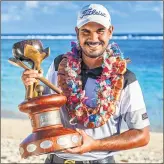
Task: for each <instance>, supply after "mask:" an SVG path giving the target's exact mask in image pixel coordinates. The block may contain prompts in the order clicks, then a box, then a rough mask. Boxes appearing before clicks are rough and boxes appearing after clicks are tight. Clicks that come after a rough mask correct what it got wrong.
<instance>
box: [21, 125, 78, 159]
mask: <svg viewBox="0 0 164 164" xmlns="http://www.w3.org/2000/svg"><path fill="white" fill-rule="evenodd" d="M80 145H81V136H80V134H79V133H77V132H76V131H74V130H72V129H68V128H64V127H58V128H56V127H54V128H50V129H47V130H41V131H38V132H34V133H32V134H30V135H29V136H28V137H27V138H26V139H24V140H23V142H22V143H21V144H20V148H19V150H20V154H21V157H22V158H27V157H29V156H32V155H41V154H46V153H52V152H55V151H61V150H64V149H66V148H72V147H76V146H80Z"/></svg>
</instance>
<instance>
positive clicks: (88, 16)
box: [77, 4, 111, 28]
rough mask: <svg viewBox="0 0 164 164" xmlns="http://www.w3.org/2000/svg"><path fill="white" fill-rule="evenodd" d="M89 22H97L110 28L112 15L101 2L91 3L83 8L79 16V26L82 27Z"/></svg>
mask: <svg viewBox="0 0 164 164" xmlns="http://www.w3.org/2000/svg"><path fill="white" fill-rule="evenodd" d="M89 22H96V23H99V24H101V25H103V26H104V27H106V28H109V27H110V25H111V17H110V14H109V12H108V10H107V9H106V8H105V7H104V6H102V5H100V4H90V5H87V6H85V7H83V8H82V9H81V11H80V12H79V14H78V18H77V27H78V28H80V27H82V26H83V25H85V24H87V23H89Z"/></svg>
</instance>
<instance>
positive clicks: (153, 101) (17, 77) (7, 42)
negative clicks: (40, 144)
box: [1, 34, 163, 131]
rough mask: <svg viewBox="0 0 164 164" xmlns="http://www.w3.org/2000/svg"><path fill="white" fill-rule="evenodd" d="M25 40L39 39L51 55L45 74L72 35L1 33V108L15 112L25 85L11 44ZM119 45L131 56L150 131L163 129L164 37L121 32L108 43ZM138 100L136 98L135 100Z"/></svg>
mask: <svg viewBox="0 0 164 164" xmlns="http://www.w3.org/2000/svg"><path fill="white" fill-rule="evenodd" d="M25 39H40V40H41V41H42V43H43V45H44V48H46V47H50V49H51V54H50V56H49V57H48V58H46V59H45V60H44V61H43V63H42V68H43V70H44V76H45V75H46V72H47V70H48V67H49V66H50V64H51V63H52V62H53V60H54V58H55V57H56V56H58V55H59V54H63V53H65V52H67V51H70V43H71V41H76V36H75V35H73V34H55V35H53V34H42V35H36V34H29V35H27V34H26V35H25V34H12V35H11V34H5V35H2V36H1V110H9V111H17V112H18V104H20V103H21V102H22V101H24V97H25V88H24V85H23V83H22V81H21V75H22V72H23V69H22V68H18V67H15V66H13V65H11V64H10V63H9V62H8V58H10V57H13V55H12V46H13V44H14V43H16V42H18V41H21V40H25ZM113 41H114V42H116V43H118V44H119V46H120V49H121V51H122V52H123V54H124V57H125V58H130V59H131V62H130V63H129V64H128V69H130V70H131V71H132V72H134V73H135V75H136V77H137V79H138V81H139V83H140V85H141V89H142V92H143V96H144V100H145V104H146V107H147V112H148V116H149V120H150V124H151V130H153V131H162V129H163V54H162V53H163V47H162V43H163V36H162V35H159V34H158V35H157V34H154V35H152V34H149V35H148V34H142V35H141V34H137V35H134V34H120V35H115V36H114V37H113V40H112V41H111V42H113ZM136 101H137V100H136Z"/></svg>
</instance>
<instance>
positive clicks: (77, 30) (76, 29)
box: [75, 27, 79, 38]
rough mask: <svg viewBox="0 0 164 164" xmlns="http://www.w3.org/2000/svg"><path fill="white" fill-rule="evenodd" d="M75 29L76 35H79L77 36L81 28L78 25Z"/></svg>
mask: <svg viewBox="0 0 164 164" xmlns="http://www.w3.org/2000/svg"><path fill="white" fill-rule="evenodd" d="M75 31H76V35H77V38H78V37H79V29H78V28H77V27H75Z"/></svg>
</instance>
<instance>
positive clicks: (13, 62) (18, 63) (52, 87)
mask: <svg viewBox="0 0 164 164" xmlns="http://www.w3.org/2000/svg"><path fill="white" fill-rule="evenodd" d="M8 61H9V62H10V63H11V64H13V65H15V66H19V67H22V68H24V69H28V70H30V68H29V67H28V66H27V65H25V64H24V63H23V62H22V61H21V60H19V59H16V58H9V60H8ZM37 79H38V80H40V81H41V82H43V83H44V84H45V85H47V86H48V87H50V88H51V89H52V90H53V91H55V92H57V93H58V94H62V90H61V89H59V88H58V87H56V86H54V85H53V84H51V83H50V82H49V81H48V80H47V79H46V78H44V77H38V78H37ZM31 92H32V93H33V85H32V86H29V87H27V94H26V95H27V96H26V98H31V95H32V94H31Z"/></svg>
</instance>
